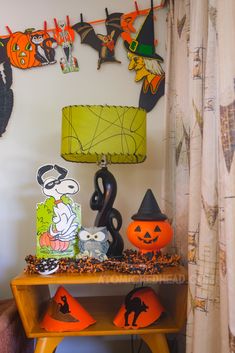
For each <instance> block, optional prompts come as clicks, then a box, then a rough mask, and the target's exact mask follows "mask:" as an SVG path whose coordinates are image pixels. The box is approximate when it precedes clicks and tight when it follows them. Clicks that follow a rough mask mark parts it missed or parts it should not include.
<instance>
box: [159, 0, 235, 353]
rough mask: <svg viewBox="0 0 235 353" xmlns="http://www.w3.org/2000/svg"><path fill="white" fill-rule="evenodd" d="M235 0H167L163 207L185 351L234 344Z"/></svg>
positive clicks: (231, 348) (223, 350) (202, 352)
mask: <svg viewBox="0 0 235 353" xmlns="http://www.w3.org/2000/svg"><path fill="white" fill-rule="evenodd" d="M232 38H235V1H234V0H226V1H223V0H197V1H193V0H174V1H173V0H172V1H171V2H170V5H169V12H168V35H167V59H166V100H165V101H166V107H165V108H166V109H165V112H166V139H165V150H166V158H165V170H164V173H165V176H164V200H165V210H166V213H167V214H168V215H169V218H171V219H172V224H173V226H174V230H175V232H174V234H175V236H174V244H173V246H174V247H175V248H176V249H177V252H178V253H179V254H180V255H181V256H182V258H183V259H184V261H185V262H187V263H188V270H189V292H188V316H187V328H186V346H187V349H186V350H187V353H210V352H211V353H212V352H213V353H216V352H218V353H228V352H235V306H234V305H233V300H234V298H235V257H234V250H235V166H234V160H233V159H234V158H233V157H234V156H233V155H234V149H235V100H234V99H235V97H234V93H235V90H234V85H235V61H234V60H233V58H234V52H235V48H234V45H233V44H232V42H231V40H232Z"/></svg>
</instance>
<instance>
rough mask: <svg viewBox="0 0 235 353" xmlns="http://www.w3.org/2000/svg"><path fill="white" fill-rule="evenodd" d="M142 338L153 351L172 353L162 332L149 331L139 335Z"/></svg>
mask: <svg viewBox="0 0 235 353" xmlns="http://www.w3.org/2000/svg"><path fill="white" fill-rule="evenodd" d="M139 337H141V338H142V340H143V341H144V342H145V343H146V344H147V345H148V346H149V348H150V349H151V351H152V353H170V350H169V347H168V343H167V340H166V336H165V335H164V334H162V333H149V334H144V335H139Z"/></svg>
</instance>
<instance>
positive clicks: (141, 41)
mask: <svg viewBox="0 0 235 353" xmlns="http://www.w3.org/2000/svg"><path fill="white" fill-rule="evenodd" d="M154 42H155V41H154V18H153V0H151V9H150V11H149V13H148V15H147V17H146V19H145V21H144V23H143V25H142V27H141V28H140V30H139V33H138V34H137V37H136V39H133V40H132V41H131V42H130V43H128V42H127V41H125V42H124V45H125V47H126V48H127V49H128V50H129V51H130V52H132V53H133V54H136V55H139V56H143V57H146V58H151V59H156V60H158V61H159V62H163V58H162V57H161V56H160V55H158V54H156V52H155V45H154Z"/></svg>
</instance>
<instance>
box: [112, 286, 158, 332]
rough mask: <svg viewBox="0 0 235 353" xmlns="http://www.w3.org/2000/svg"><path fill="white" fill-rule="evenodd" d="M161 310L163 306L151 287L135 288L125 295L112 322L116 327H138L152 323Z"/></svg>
mask: <svg viewBox="0 0 235 353" xmlns="http://www.w3.org/2000/svg"><path fill="white" fill-rule="evenodd" d="M163 312H164V308H163V307H162V305H161V303H160V302H159V299H158V297H157V295H156V293H155V292H154V290H153V289H152V288H150V287H140V288H135V289H133V290H132V291H131V292H129V293H128V294H127V295H126V297H125V302H124V303H123V304H122V306H121V308H120V309H119V311H118V313H117V315H116V316H115V318H114V320H113V323H114V325H115V326H117V327H124V328H126V329H130V328H131V329H138V328H141V327H146V326H149V325H151V324H152V323H154V322H155V321H156V320H157V319H159V318H160V316H161V314H162V313H163Z"/></svg>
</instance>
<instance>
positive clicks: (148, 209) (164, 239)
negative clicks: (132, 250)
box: [127, 189, 173, 253]
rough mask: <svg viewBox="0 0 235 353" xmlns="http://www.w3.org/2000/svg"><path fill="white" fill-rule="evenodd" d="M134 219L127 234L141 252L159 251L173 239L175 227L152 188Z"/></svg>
mask: <svg viewBox="0 0 235 353" xmlns="http://www.w3.org/2000/svg"><path fill="white" fill-rule="evenodd" d="M132 219H133V222H131V223H130V224H129V226H128V228H127V236H128V239H129V241H130V242H131V243H132V244H133V245H134V246H136V247H137V248H138V249H139V251H140V252H142V253H148V252H158V251H159V250H160V249H161V248H163V247H164V246H166V245H167V244H169V243H170V241H171V240H172V237H173V229H172V227H171V225H170V224H169V222H168V221H167V216H166V215H164V214H163V213H162V212H161V210H160V208H159V206H158V204H157V201H156V199H155V197H154V195H153V193H152V191H151V190H150V189H148V190H147V192H146V194H145V196H144V198H143V201H142V203H141V205H140V208H139V210H138V212H137V213H136V214H135V215H133V216H132Z"/></svg>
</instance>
